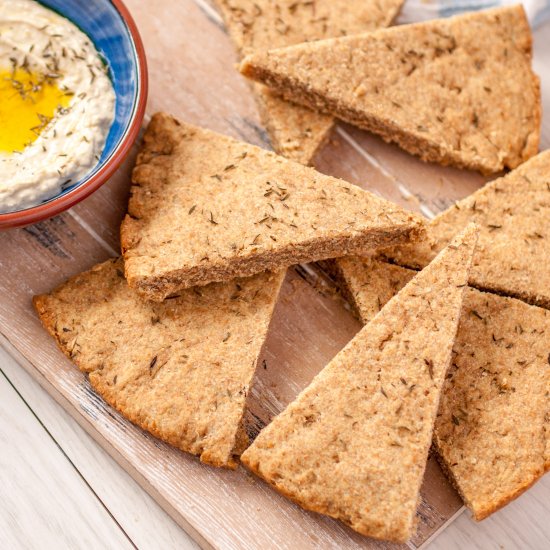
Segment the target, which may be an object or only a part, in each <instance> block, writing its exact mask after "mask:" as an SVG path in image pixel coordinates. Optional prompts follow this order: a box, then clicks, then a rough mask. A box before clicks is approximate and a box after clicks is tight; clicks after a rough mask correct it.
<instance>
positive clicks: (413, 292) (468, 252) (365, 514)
mask: <svg viewBox="0 0 550 550" xmlns="http://www.w3.org/2000/svg"><path fill="white" fill-rule="evenodd" d="M475 240H476V233H475V228H474V227H473V226H472V227H470V228H468V229H466V230H465V232H464V233H463V234H461V235H460V236H459V237H458V238H457V240H455V241H454V242H453V243H452V244H451V245H450V246H449V247H448V248H447V249H446V250H445V251H443V252H442V253H441V254H440V255H439V256H438V257H437V258H436V259H435V260H434V261H433V262H432V264H430V266H429V267H428V268H426V269H425V270H424V271H423V272H421V273H420V274H419V275H418V276H417V277H415V278H414V279H413V280H412V281H411V282H410V283H409V284H408V285H407V286H406V287H405V288H403V289H402V290H401V292H400V293H399V294H397V295H396V296H395V297H394V298H393V299H392V300H390V301H389V302H388V303H387V304H386V306H385V307H384V308H383V309H382V310H381V311H380V312H379V313H378V315H376V316H375V317H374V319H373V320H372V321H371V322H370V323H369V324H368V325H367V326H365V327H364V328H363V329H362V330H361V331H360V332H359V333H358V334H357V335H356V336H355V337H354V338H353V339H352V341H351V342H350V343H349V344H348V345H347V346H346V347H345V348H344V349H343V350H342V351H341V352H340V353H339V354H338V355H337V356H336V357H335V358H334V359H333V360H332V361H331V362H330V363H329V364H328V365H327V366H326V367H325V368H324V369H323V370H322V371H321V373H319V374H318V375H317V376H316V377H315V379H314V380H313V382H312V383H311V384H310V386H309V387H307V388H306V389H305V390H304V391H303V392H302V393H301V394H300V395H299V396H298V397H297V399H296V400H295V401H294V402H293V403H291V404H290V405H289V406H288V408H287V409H286V410H285V411H284V412H283V413H281V414H280V415H279V416H277V417H276V418H275V419H274V420H273V422H272V423H271V424H270V425H269V426H267V428H265V429H264V430H263V431H262V432H260V435H259V436H258V437H257V439H256V440H255V441H254V443H253V444H252V445H251V446H250V447H249V448H248V449H247V450H246V451H245V452H244V453H243V455H242V457H241V460H242V462H243V463H244V464H245V466H247V467H248V468H250V469H251V470H252V471H253V472H255V473H256V474H258V475H259V476H260V477H262V478H264V479H265V480H266V481H268V482H269V483H271V484H272V485H273V486H274V487H275V488H276V489H277V490H278V491H280V492H281V493H283V494H284V495H286V496H288V497H290V498H291V499H293V500H295V501H296V502H297V503H298V504H300V505H301V506H303V507H304V508H307V509H309V510H313V511H316V512H320V513H323V514H327V515H329V516H332V517H334V518H337V519H340V520H342V521H343V522H345V523H346V524H348V525H350V526H351V527H352V528H353V529H355V530H356V531H359V532H360V533H362V534H364V535H368V536H371V537H375V538H379V539H387V540H392V541H396V542H405V541H406V540H407V539H408V538H409V537H410V536H411V535H412V534H413V532H414V528H415V513H416V508H417V504H418V498H419V490H420V484H421V482H422V477H423V475H424V470H425V467H426V461H427V458H428V450H429V447H430V445H431V441H432V432H433V425H434V421H435V417H436V413H437V409H438V405H439V397H440V393H441V388H442V386H443V382H444V379H445V374H446V372H447V369H448V367H449V363H450V360H451V349H452V346H453V342H454V339H455V334H456V330H457V326H458V320H459V314H460V310H461V307H462V295H463V291H464V287H465V286H466V282H467V278H468V269H469V265H470V261H471V258H472V253H473V249H474V246H475Z"/></svg>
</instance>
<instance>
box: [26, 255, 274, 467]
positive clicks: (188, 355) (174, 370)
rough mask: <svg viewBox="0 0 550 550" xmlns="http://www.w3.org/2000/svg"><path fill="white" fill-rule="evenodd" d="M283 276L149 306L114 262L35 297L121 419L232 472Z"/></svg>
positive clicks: (219, 286) (71, 354) (196, 291)
mask: <svg viewBox="0 0 550 550" xmlns="http://www.w3.org/2000/svg"><path fill="white" fill-rule="evenodd" d="M283 276H284V275H283V274H282V273H279V274H270V273H265V274H260V275H256V276H255V277H253V278H251V279H242V280H236V281H233V282H231V283H228V284H214V285H209V286H207V287H203V288H201V289H192V290H187V291H185V292H182V293H181V295H180V296H179V297H178V298H174V299H170V300H167V301H165V302H163V303H162V304H157V303H152V302H145V301H143V300H142V299H141V298H140V297H139V296H138V295H137V294H136V293H135V292H134V291H133V290H131V289H130V288H129V287H128V285H127V284H126V281H125V280H124V274H123V265H122V261H121V260H110V261H107V262H105V263H103V264H99V265H97V266H95V267H94V268H92V269H91V270H90V271H87V272H85V273H82V274H80V275H77V276H76V277H73V278H72V279H70V280H69V281H67V282H66V283H65V284H63V285H61V286H60V287H59V288H57V289H56V290H54V291H53V292H51V293H49V294H45V295H42V296H37V297H35V299H34V305H35V307H36V310H37V311H38V314H39V316H40V319H41V321H42V323H43V324H44V326H45V327H46V329H47V330H48V331H49V332H50V334H51V335H52V336H53V337H54V338H55V339H56V341H57V343H58V345H59V347H60V348H61V350H62V351H63V352H64V353H65V354H66V355H67V356H68V357H69V358H70V359H71V360H72V361H74V362H75V363H76V364H77V365H78V367H79V368H80V369H81V370H82V371H83V372H85V373H87V374H88V376H89V379H90V383H91V385H92V387H93V388H94V389H95V390H96V391H97V393H98V394H99V395H101V396H102V397H103V398H104V399H105V401H107V403H109V404H110V405H112V406H113V407H114V408H116V409H117V410H118V411H120V412H121V413H122V414H123V416H125V417H126V418H128V419H129V420H130V421H131V422H134V423H135V424H137V425H138V426H140V427H141V428H143V429H145V430H147V431H149V432H151V433H152V434H153V435H155V436H156V437H158V438H160V439H162V440H163V441H166V442H167V443H170V444H171V445H174V446H175V447H178V448H179V449H181V450H183V451H187V452H189V453H192V454H195V455H198V456H200V458H201V460H202V461H203V462H206V463H208V464H211V465H214V466H224V467H235V465H236V463H235V459H234V454H236V453H237V449H236V447H237V445H238V443H239V442H238V438H239V437H240V435H239V432H240V427H241V420H242V417H243V413H244V409H245V400H246V395H247V392H248V390H249V388H250V385H251V382H252V378H253V375H254V372H255V369H256V362H257V359H258V356H259V353H260V350H261V347H262V345H263V342H264V339H265V336H266V333H267V329H268V325H269V322H270V319H271V315H272V312H273V308H274V304H275V301H276V299H277V294H278V291H279V288H280V285H281V283H282V279H283Z"/></svg>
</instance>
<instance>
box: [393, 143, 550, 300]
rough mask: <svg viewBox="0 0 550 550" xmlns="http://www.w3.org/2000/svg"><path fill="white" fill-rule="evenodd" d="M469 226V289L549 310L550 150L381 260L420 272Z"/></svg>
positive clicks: (445, 214)
mask: <svg viewBox="0 0 550 550" xmlns="http://www.w3.org/2000/svg"><path fill="white" fill-rule="evenodd" d="M470 222H475V223H476V224H477V225H478V227H479V240H478V245H477V248H476V252H475V255H474V261H473V264H472V270H471V272H470V284H471V285H472V286H475V287H477V288H480V289H482V290H489V291H492V292H496V293H498V294H506V295H509V296H513V297H516V298H520V299H522V300H524V301H526V302H528V303H530V304H534V305H539V306H542V307H545V308H550V261H549V258H550V151H545V152H544V153H540V154H539V155H537V156H536V157H534V158H532V159H531V160H529V161H528V162H526V163H525V164H522V165H521V166H520V167H519V168H516V169H515V170H514V171H513V172H510V173H509V174H508V175H506V176H505V177H503V178H499V179H497V180H494V181H492V182H491V183H488V184H487V185H485V187H482V188H481V189H480V190H479V191H477V192H475V193H473V194H472V195H470V196H468V197H467V198H465V199H463V200H461V201H459V202H457V203H456V204H455V205H454V206H452V207H451V208H449V209H448V210H446V211H445V212H443V213H441V214H439V215H438V216H437V217H436V218H434V220H432V222H431V223H430V225H429V226H428V237H429V238H428V239H426V240H424V241H420V242H418V243H416V244H415V245H414V246H407V245H406V246H399V247H396V248H394V249H392V250H388V251H385V254H384V255H385V256H386V257H387V258H389V259H390V260H391V261H392V262H395V263H397V264H399V265H403V266H405V267H413V268H420V267H424V266H425V265H427V264H428V263H429V262H430V261H431V259H432V258H433V257H434V256H435V255H436V254H437V252H438V251H439V250H441V249H442V248H443V247H444V246H445V245H446V244H447V243H448V242H449V240H450V239H451V238H452V235H453V234H454V233H456V232H457V231H460V229H461V228H462V227H465V226H466V225H467V224H468V223H470Z"/></svg>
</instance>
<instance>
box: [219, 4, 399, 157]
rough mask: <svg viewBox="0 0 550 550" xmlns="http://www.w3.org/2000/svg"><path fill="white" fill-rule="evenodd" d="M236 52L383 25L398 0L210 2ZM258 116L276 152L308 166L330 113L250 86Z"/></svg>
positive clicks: (324, 133)
mask: <svg viewBox="0 0 550 550" xmlns="http://www.w3.org/2000/svg"><path fill="white" fill-rule="evenodd" d="M215 3H216V4H217V6H218V8H219V9H220V11H221V13H222V15H223V18H224V20H225V24H226V26H227V29H228V31H229V34H230V35H231V38H232V39H233V42H234V43H235V45H236V46H237V48H238V50H239V53H240V55H241V56H243V55H246V54H247V53H252V52H254V51H264V50H267V49H271V48H280V47H283V46H290V45H292V44H298V43H300V42H307V41H310V40H320V39H322V38H330V37H333V36H343V35H347V34H356V33H358V32H365V31H371V30H375V29H377V28H380V27H386V26H388V25H389V24H390V23H391V22H392V21H393V19H394V18H395V16H396V15H397V12H398V11H399V9H400V8H401V5H402V4H403V0H382V1H380V0H315V2H311V1H310V0H298V1H296V0H282V1H278V2H273V1H272V0H215ZM254 91H255V92H256V97H257V100H258V107H259V109H260V116H261V119H262V122H263V124H264V126H265V127H266V129H267V132H268V134H269V137H270V138H271V143H272V145H273V148H274V149H275V151H277V153H279V154H280V155H283V156H285V157H287V158H289V159H291V160H294V161H296V162H301V163H302V164H309V163H310V162H311V160H312V159H313V156H314V155H315V152H316V151H317V150H318V149H319V147H320V146H321V145H322V144H323V142H324V141H325V140H326V139H327V137H328V135H329V132H330V130H331V128H332V126H333V123H334V120H333V118H332V117H330V116H327V115H322V114H320V113H316V112H314V111H311V110H310V109H308V108H306V107H302V106H299V105H296V104H292V103H288V102H287V101H284V100H283V99H281V98H279V96H277V95H275V94H273V93H272V92H271V91H270V90H269V89H268V88H266V87H264V86H262V85H256V86H255V87H254Z"/></svg>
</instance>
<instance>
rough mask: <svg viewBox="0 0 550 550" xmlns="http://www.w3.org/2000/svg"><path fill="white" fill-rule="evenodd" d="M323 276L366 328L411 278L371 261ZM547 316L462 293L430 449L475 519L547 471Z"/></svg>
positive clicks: (337, 263)
mask: <svg viewBox="0 0 550 550" xmlns="http://www.w3.org/2000/svg"><path fill="white" fill-rule="evenodd" d="M332 272H333V273H336V274H337V277H336V278H337V280H338V281H339V282H340V283H341V284H342V289H343V290H344V292H345V293H346V295H347V296H348V297H349V298H350V302H351V303H352V305H353V306H354V307H355V309H356V312H357V313H358V315H359V317H360V319H361V320H362V321H363V322H364V323H368V322H369V321H370V320H371V319H372V318H373V317H374V315H376V313H377V312H378V310H379V309H380V308H383V307H384V305H385V303H386V302H387V301H388V300H389V299H390V298H391V297H392V296H393V295H394V294H396V293H397V292H398V291H399V290H400V289H401V288H402V287H403V286H405V285H406V284H407V282H408V281H410V280H411V279H412V278H413V277H414V276H415V275H416V271H412V270H409V269H405V268H403V267H399V266H396V265H391V264H387V263H384V262H381V261H377V260H374V259H364V258H341V259H338V260H334V262H333V266H332ZM549 354H550V312H549V311H546V310H544V309H541V308H538V307H534V306H530V305H527V304H525V303H523V302H521V301H519V300H516V299H513V298H506V297H502V296H498V295H496V294H489V293H485V292H480V291H478V290H475V289H472V288H468V289H467V290H466V292H465V295H464V304H463V307H462V314H461V318H460V324H459V327H458V332H457V336H456V342H455V345H454V348H453V361H452V366H451V368H450V369H449V372H448V374H447V380H446V382H445V386H444V389H443V395H442V399H441V405H440V409H439V414H438V417H437V420H436V424H435V431H434V444H435V448H436V450H437V451H438V455H439V459H440V462H441V464H442V466H443V468H444V470H445V471H446V473H447V474H448V476H449V478H450V479H451V481H452V482H453V483H454V485H455V486H456V488H457V490H458V491H459V493H460V494H461V496H462V498H463V499H464V502H465V503H466V505H467V506H468V508H469V509H470V510H471V511H472V513H473V515H474V517H475V518H476V519H478V520H480V519H483V518H485V517H487V516H488V515H490V514H491V513H493V512H495V511H496V510H498V509H499V508H501V507H502V506H504V505H505V504H507V503H508V502H510V501H511V500H512V499H514V498H516V497H517V496H519V495H520V494H521V493H522V492H524V491H525V490H526V489H527V488H529V487H530V486H531V485H532V484H533V483H534V482H536V481H537V480H538V479H539V478H540V476H541V475H542V474H543V472H544V470H545V468H546V469H548V466H549V464H548V449H549V448H550V430H548V428H550V420H549V418H548V413H549V412H550V397H549V395H548V390H549V388H550V368H549V365H548V357H549Z"/></svg>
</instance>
